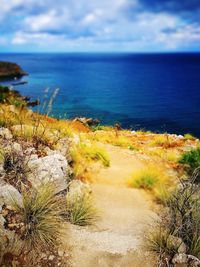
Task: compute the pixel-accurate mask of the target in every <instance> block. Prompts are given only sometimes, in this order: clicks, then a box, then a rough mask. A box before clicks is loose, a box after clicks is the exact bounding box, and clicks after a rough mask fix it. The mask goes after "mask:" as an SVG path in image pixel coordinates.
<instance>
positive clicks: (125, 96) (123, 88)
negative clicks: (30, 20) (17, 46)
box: [0, 53, 200, 136]
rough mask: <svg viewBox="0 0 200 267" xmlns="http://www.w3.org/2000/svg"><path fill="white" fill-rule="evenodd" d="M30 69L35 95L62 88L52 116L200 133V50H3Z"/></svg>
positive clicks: (26, 88) (27, 89)
mask: <svg viewBox="0 0 200 267" xmlns="http://www.w3.org/2000/svg"><path fill="white" fill-rule="evenodd" d="M1 60H4V61H11V62H16V63H18V64H19V65H20V66H21V67H22V68H23V69H24V70H25V71H27V72H28V73H29V76H28V77H24V78H23V80H28V84H27V85H21V86H18V87H16V89H18V90H19V91H20V92H21V93H23V94H24V95H28V96H31V97H32V99H35V98H40V99H43V98H44V91H45V89H46V88H49V96H50V95H51V94H52V93H53V91H54V90H55V89H56V88H60V90H59V93H58V95H57V97H56V98H55V100H54V104H53V109H52V114H53V116H56V117H58V118H59V117H62V118H63V117H67V118H73V117H76V116H86V117H93V118H98V119H100V120H101V122H102V124H114V123H116V122H119V123H121V125H122V126H123V127H126V128H132V129H138V128H143V129H144V128H145V129H147V130H154V131H168V132H171V133H177V134H182V133H186V132H190V133H192V134H194V135H197V136H200V121H199V118H200V54H191V53H188V54H187V53H185V54H181V53H177V54H175V53H174V54H128V53H127V54H125V53H124V54H120V53H119V54H95V53H91V54H81V53H80V54H79V53H74V54H73V53H72V54H71V53H69V54H68V53H66V54H0V61H1Z"/></svg>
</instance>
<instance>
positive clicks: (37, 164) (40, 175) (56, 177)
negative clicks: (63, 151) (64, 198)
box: [28, 154, 70, 193]
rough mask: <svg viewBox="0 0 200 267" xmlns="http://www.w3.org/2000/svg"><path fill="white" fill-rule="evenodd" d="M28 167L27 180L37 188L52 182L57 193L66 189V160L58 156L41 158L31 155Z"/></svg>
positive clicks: (67, 170)
mask: <svg viewBox="0 0 200 267" xmlns="http://www.w3.org/2000/svg"><path fill="white" fill-rule="evenodd" d="M28 167H29V169H30V173H29V175H28V180H29V181H30V182H31V184H32V185H33V186H34V187H35V188H37V187H39V186H40V185H41V184H44V183H48V182H52V183H54V184H55V191H56V192H57V193H58V192H60V191H63V190H65V189H67V185H68V183H69V181H70V167H69V165H68V162H67V160H66V158H65V157H64V156H62V155H60V154H52V155H49V156H46V157H43V158H38V156H37V155H31V157H30V159H29V162H28Z"/></svg>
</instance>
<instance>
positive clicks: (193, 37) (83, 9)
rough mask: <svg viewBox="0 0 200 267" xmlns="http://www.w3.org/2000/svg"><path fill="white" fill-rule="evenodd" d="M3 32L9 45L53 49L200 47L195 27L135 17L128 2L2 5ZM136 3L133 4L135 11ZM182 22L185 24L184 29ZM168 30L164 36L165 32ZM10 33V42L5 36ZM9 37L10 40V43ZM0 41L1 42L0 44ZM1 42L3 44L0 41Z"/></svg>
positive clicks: (60, 0)
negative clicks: (131, 13)
mask: <svg viewBox="0 0 200 267" xmlns="http://www.w3.org/2000/svg"><path fill="white" fill-rule="evenodd" d="M0 3H1V14H0V20H1V31H2V32H4V35H3V37H5V38H4V39H6V40H9V39H11V45H13V46H15V45H16V46H18V47H19V46H23V47H24V46H26V45H27V46H29V45H30V47H31V45H32V44H33V43H34V45H35V47H37V46H43V47H45V45H46V46H49V44H51V45H52V49H54V48H57V49H58V50H59V49H60V48H63V49H64V48H66V50H67V48H68V47H72V46H73V44H74V47H75V48H80V49H81V48H82V49H83V50H84V49H99V50H101V48H102V49H106V47H107V49H108V50H109V49H110V50H112V48H113V47H114V48H116V49H117V48H118V50H119V49H129V50H131V49H132V50H136V49H138V50H141V49H144V50H149V49H152V48H153V49H156V48H159V49H160V48H161V49H166V48H169V49H174V48H176V49H177V48H181V47H185V46H186V45H187V46H190V45H192V44H193V43H194V42H195V43H197V42H199V30H198V25H187V24H186V22H184V21H182V19H181V18H180V17H178V16H176V15H170V14H166V13H156V14H155V13H151V12H146V11H145V10H140V12H137V11H135V13H134V12H133V15H132V17H130V13H128V12H127V9H126V7H127V6H128V3H130V0H109V1H108V0H101V1H100V0H92V1H89V0H56V1H54V0H40V1H36V0H0ZM138 3H139V0H131V8H132V9H133V10H134V8H135V10H137V6H138V5H139V4H138ZM184 23H185V24H184ZM168 28H169V29H172V31H171V32H167V31H166V32H165V29H168ZM6 32H8V34H7V35H8V36H9V38H7V37H6V36H7V35H6ZM10 36H11V38H10ZM0 40H1V39H0ZM0 42H1V43H3V41H0Z"/></svg>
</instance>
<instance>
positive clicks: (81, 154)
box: [71, 141, 110, 180]
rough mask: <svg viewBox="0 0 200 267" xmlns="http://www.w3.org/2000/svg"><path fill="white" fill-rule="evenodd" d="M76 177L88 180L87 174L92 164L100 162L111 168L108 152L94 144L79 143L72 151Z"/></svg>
mask: <svg viewBox="0 0 200 267" xmlns="http://www.w3.org/2000/svg"><path fill="white" fill-rule="evenodd" d="M71 156H72V162H73V169H74V172H75V176H76V177H78V178H79V179H81V180H85V179H87V172H88V169H89V166H90V164H91V163H92V162H95V161H96V162H100V163H101V164H103V166H104V167H109V165H110V160H109V156H108V154H107V153H106V151H105V150H104V149H103V148H101V147H99V146H97V145H96V144H94V143H90V144H85V143H84V142H81V141H80V142H79V143H78V144H76V145H74V147H73V148H72V150H71Z"/></svg>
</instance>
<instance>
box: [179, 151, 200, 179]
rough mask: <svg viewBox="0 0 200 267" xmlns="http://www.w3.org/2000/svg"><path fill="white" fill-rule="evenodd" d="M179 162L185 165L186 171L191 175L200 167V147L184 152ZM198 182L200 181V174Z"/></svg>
mask: <svg viewBox="0 0 200 267" xmlns="http://www.w3.org/2000/svg"><path fill="white" fill-rule="evenodd" d="M179 162H180V163H182V164H184V165H185V168H186V171H187V172H188V173H189V175H191V173H193V172H194V171H195V170H196V169H198V168H200V147H198V148H196V149H193V150H191V151H189V152H186V153H184V154H183V155H182V157H181V159H180V161H179ZM198 173H199V172H198ZM196 182H200V174H199V175H198V177H197V179H196Z"/></svg>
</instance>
